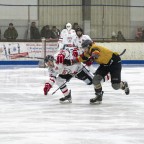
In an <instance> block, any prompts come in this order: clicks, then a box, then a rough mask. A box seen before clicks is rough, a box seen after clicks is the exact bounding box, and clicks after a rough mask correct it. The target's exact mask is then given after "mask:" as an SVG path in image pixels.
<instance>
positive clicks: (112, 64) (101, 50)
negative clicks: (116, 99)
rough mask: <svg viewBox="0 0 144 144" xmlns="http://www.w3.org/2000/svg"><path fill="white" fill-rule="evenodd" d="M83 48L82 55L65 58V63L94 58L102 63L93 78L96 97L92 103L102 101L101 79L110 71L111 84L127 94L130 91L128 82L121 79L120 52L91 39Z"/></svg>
mask: <svg viewBox="0 0 144 144" xmlns="http://www.w3.org/2000/svg"><path fill="white" fill-rule="evenodd" d="M82 48H83V49H84V53H83V54H82V55H80V56H78V57H77V58H76V59H73V60H67V59H65V60H64V64H67V65H72V64H74V63H77V62H84V61H87V60H92V61H95V62H97V63H98V64H100V66H99V67H98V69H97V70H96V72H95V75H94V78H93V84H94V87H95V90H96V93H95V94H96V97H95V98H92V99H90V103H97V102H98V103H100V102H102V96H103V93H104V92H103V91H102V85H101V80H102V79H103V77H105V76H106V75H107V74H108V73H110V76H111V84H112V87H113V88H114V89H115V90H118V89H122V90H124V91H125V94H126V95H128V94H129V93H130V90H129V87H128V83H127V82H124V81H121V69H122V66H121V58H120V55H119V54H118V53H116V52H113V51H111V50H109V49H107V48H105V47H103V46H98V45H96V43H94V42H92V41H91V40H85V41H84V42H83V43H82Z"/></svg>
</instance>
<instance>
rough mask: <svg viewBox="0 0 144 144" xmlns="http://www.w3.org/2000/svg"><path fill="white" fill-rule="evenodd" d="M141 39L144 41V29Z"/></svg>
mask: <svg viewBox="0 0 144 144" xmlns="http://www.w3.org/2000/svg"><path fill="white" fill-rule="evenodd" d="M141 41H144V30H142V36H141Z"/></svg>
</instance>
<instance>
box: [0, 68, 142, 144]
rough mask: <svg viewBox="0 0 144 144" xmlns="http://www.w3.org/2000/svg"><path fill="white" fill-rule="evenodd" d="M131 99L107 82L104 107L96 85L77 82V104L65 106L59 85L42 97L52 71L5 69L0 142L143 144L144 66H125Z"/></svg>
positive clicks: (0, 74) (73, 84) (0, 85)
mask: <svg viewBox="0 0 144 144" xmlns="http://www.w3.org/2000/svg"><path fill="white" fill-rule="evenodd" d="M122 79H123V80H126V81H128V83H129V87H130V90H131V92H130V95H125V94H124V92H123V91H122V90H118V91H116V90H113V89H112V88H111V84H110V81H108V82H105V83H103V90H104V97H103V103H102V104H101V105H90V104H89V99H90V98H93V97H94V96H95V95H94V90H93V86H92V85H91V86H87V85H85V83H83V82H82V81H80V80H77V79H76V78H73V79H72V80H71V81H70V82H69V83H68V87H69V88H70V89H71V90H72V98H73V100H72V103H71V104H60V103H59V98H60V97H62V94H61V92H60V91H59V90H58V91H57V92H56V93H55V94H54V95H51V94H52V92H53V91H55V90H56V89H57V88H58V87H57V85H54V87H53V88H52V89H51V91H50V92H49V94H48V95H47V96H44V95H43V86H44V83H45V82H46V81H47V80H48V73H47V69H44V68H18V69H17V68H13V69H8V68H7V69H0V144H144V67H143V66H123V69H122Z"/></svg>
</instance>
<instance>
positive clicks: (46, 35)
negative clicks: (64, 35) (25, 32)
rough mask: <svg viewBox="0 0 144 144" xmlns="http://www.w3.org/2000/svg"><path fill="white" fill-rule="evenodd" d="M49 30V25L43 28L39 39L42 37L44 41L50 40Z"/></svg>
mask: <svg viewBox="0 0 144 144" xmlns="http://www.w3.org/2000/svg"><path fill="white" fill-rule="evenodd" d="M51 33H52V32H51V29H50V27H49V25H46V26H43V28H42V30H41V37H44V38H46V39H50V38H51Z"/></svg>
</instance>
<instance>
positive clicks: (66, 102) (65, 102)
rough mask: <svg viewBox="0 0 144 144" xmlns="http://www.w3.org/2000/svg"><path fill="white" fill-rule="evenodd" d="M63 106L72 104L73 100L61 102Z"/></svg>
mask: <svg viewBox="0 0 144 144" xmlns="http://www.w3.org/2000/svg"><path fill="white" fill-rule="evenodd" d="M59 102H60V103H61V104H69V103H72V100H66V101H59Z"/></svg>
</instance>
